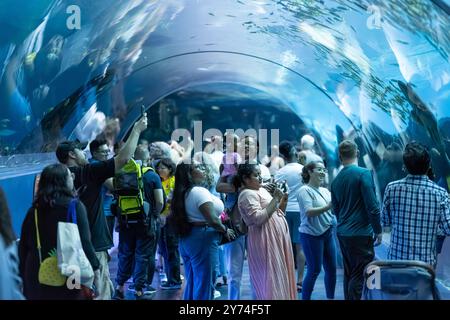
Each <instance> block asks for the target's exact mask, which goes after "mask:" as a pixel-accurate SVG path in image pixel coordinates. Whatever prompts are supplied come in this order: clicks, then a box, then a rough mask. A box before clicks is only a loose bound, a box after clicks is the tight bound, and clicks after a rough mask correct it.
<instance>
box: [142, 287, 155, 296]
mask: <svg viewBox="0 0 450 320" xmlns="http://www.w3.org/2000/svg"><path fill="white" fill-rule="evenodd" d="M143 292H144V294H147V295H148V294H153V293H155V292H156V289H155V288H153V287H152V286H151V285H146V286H145V288H144V290H143Z"/></svg>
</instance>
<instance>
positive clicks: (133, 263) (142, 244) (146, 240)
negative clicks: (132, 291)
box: [116, 225, 155, 290]
mask: <svg viewBox="0 0 450 320" xmlns="http://www.w3.org/2000/svg"><path fill="white" fill-rule="evenodd" d="M151 244H152V239H151V237H149V236H148V235H147V233H146V232H145V231H144V230H143V227H142V226H136V225H130V226H129V227H128V228H127V227H123V228H121V229H120V232H119V268H118V270H117V278H116V283H117V285H120V286H123V285H124V283H125V282H126V281H127V280H128V279H129V278H130V277H131V275H132V274H133V281H134V285H135V288H136V290H140V289H143V288H144V286H145V282H146V278H147V268H148V264H149V261H150V260H153V261H154V260H155V259H154V258H153V257H151V256H150V246H151ZM133 269H134V270H133Z"/></svg>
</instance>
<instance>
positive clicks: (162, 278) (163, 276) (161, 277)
mask: <svg viewBox="0 0 450 320" xmlns="http://www.w3.org/2000/svg"><path fill="white" fill-rule="evenodd" d="M159 282H160V283H163V282H167V274H165V273H164V272H160V273H159Z"/></svg>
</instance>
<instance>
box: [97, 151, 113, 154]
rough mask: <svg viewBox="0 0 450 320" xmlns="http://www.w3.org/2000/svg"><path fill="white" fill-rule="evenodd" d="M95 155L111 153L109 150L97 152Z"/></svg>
mask: <svg viewBox="0 0 450 320" xmlns="http://www.w3.org/2000/svg"><path fill="white" fill-rule="evenodd" d="M96 152H97V153H101V154H109V153H110V152H111V151H110V150H97V151H96Z"/></svg>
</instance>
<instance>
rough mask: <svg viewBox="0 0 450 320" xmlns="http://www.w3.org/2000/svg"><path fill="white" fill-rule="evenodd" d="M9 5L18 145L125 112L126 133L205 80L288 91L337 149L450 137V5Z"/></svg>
mask: <svg viewBox="0 0 450 320" xmlns="http://www.w3.org/2000/svg"><path fill="white" fill-rule="evenodd" d="M12 2H13V1H11V0H4V1H2V4H1V5H0V21H1V22H0V27H1V29H2V30H10V31H11V32H6V33H4V34H3V35H1V36H0V61H2V62H3V64H2V68H1V69H0V72H1V73H0V75H1V79H2V81H1V84H0V103H1V105H2V107H1V110H0V139H1V140H0V141H1V143H2V144H7V145H8V146H9V147H10V148H11V149H12V150H13V151H12V152H13V153H14V152H16V153H30V152H39V151H51V147H50V148H46V147H45V145H46V144H47V143H48V141H47V139H48V137H49V136H52V137H57V138H58V139H59V138H61V139H62V138H67V137H69V136H74V135H76V132H77V128H78V129H79V124H80V122H83V121H85V120H86V119H88V120H89V119H90V118H92V117H95V116H96V115H98V114H99V113H100V116H98V121H99V123H101V121H104V116H103V118H102V117H101V114H105V115H106V116H108V117H118V118H119V119H120V120H121V128H122V135H123V134H124V133H125V132H126V131H127V130H128V129H129V127H130V125H131V123H132V122H133V121H134V120H135V119H136V117H137V116H138V115H139V110H140V105H141V104H142V103H144V104H146V105H153V104H154V103H156V102H157V101H158V100H160V99H161V98H163V97H166V96H167V95H169V94H171V93H173V92H176V91H177V90H181V89H184V88H188V87H191V86H197V85H206V84H208V83H230V84H237V85H243V86H249V87H252V88H255V89H257V90H261V91H264V92H266V93H267V94H269V95H271V96H273V97H274V98H276V99H278V100H279V101H282V102H283V103H284V104H285V105H286V106H288V107H289V108H291V109H292V111H293V112H294V113H296V114H297V115H298V116H299V117H300V118H301V119H302V120H303V121H304V122H305V124H307V125H308V126H309V127H310V128H312V129H314V130H315V131H317V132H320V134H321V138H322V141H324V145H325V146H327V148H328V151H333V148H334V147H335V146H336V145H337V143H338V142H339V140H340V139H341V138H342V137H343V136H344V135H345V136H359V137H360V138H361V139H362V143H363V145H364V146H365V147H366V148H367V152H368V153H369V155H370V154H371V153H375V152H376V151H377V148H378V146H379V145H380V144H389V143H391V142H392V141H398V142H400V143H405V142H406V141H409V140H411V139H416V140H419V141H422V142H425V143H427V144H428V145H430V146H433V147H435V148H436V150H438V152H439V153H440V154H441V155H445V149H446V146H447V147H448V141H449V136H450V121H449V120H450V108H449V107H448V106H449V102H450V63H449V52H450V33H449V32H448V30H450V18H449V15H448V12H449V11H448V8H449V7H448V4H447V2H445V1H438V0H435V1H427V0H405V1H390V2H385V1H381V0H380V1H378V0H372V1H367V0H366V1H356V0H354V1H353V0H350V1H348V0H345V1H344V0H329V1H313V0H290V1H270V0H257V1H250V0H233V1H232V0H220V1H219V0H215V1H211V0H197V1H187V0H186V1H183V0H165V1H149V0H115V1H114V7H113V8H112V7H111V1H110V0H96V1H87V0H80V1H72V0H71V1H65V0H54V1H50V0H45V1H44V0H43V1H40V2H39V4H29V1H25V0H21V1H19V2H20V5H18V4H17V0H16V1H14V3H15V5H14V6H12V5H11V3H12ZM73 4H76V5H77V6H78V8H79V9H80V11H79V12H80V18H81V20H80V29H74V30H70V29H69V28H68V27H67V22H68V19H69V21H72V22H74V20H70V19H72V18H73V17H74V16H73V12H72V11H70V10H69V11H68V10H67V9H68V7H69V6H71V5H73ZM15 8H21V9H15ZM22 8H25V9H22ZM20 10H22V11H20ZM15 11H17V12H15ZM68 12H69V13H68ZM14 16H16V17H17V19H12V17H14ZM86 121H87V120H86ZM43 128H44V129H43ZM447 151H448V148H447ZM444 158H445V157H444Z"/></svg>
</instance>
